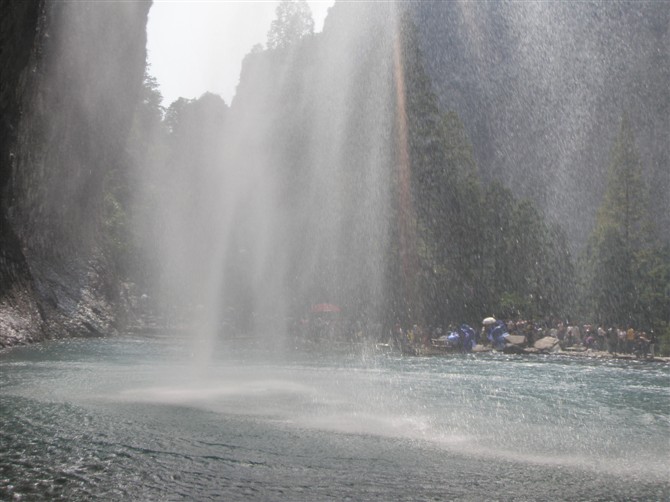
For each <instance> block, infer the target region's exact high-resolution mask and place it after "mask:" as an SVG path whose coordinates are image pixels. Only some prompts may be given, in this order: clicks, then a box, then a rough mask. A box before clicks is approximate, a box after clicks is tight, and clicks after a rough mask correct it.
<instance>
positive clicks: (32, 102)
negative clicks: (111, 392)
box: [0, 0, 151, 347]
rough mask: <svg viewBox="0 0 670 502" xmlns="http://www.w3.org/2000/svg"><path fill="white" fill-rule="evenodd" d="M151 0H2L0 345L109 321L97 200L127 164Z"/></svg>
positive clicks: (111, 289) (110, 300) (109, 274)
mask: <svg viewBox="0 0 670 502" xmlns="http://www.w3.org/2000/svg"><path fill="white" fill-rule="evenodd" d="M150 5H151V3H150V2H49V1H45V0H24V1H22V2H16V1H12V0H0V11H2V13H3V17H2V21H1V24H0V45H1V46H2V51H1V52H0V66H1V67H2V69H3V70H2V71H3V72H2V74H1V77H0V116H2V122H1V123H0V190H1V192H0V193H1V194H2V199H1V201H0V202H1V203H0V347H3V346H8V345H13V344H17V343H25V342H30V341H35V340H40V339H43V338H47V337H60V336H67V335H92V334H104V333H108V332H110V331H113V330H114V329H115V319H116V313H117V312H116V309H117V305H118V303H119V291H118V286H117V284H118V283H119V281H118V280H116V279H117V278H116V277H115V276H114V270H113V267H111V266H110V265H109V262H108V259H107V258H106V256H105V251H104V245H103V244H102V235H101V232H100V229H101V225H102V204H103V201H104V197H105V179H106V174H107V173H108V172H109V171H110V170H112V169H115V168H117V167H118V166H120V165H122V164H123V163H124V162H127V160H126V154H125V143H126V139H127V138H126V136H127V133H128V130H129V125H130V122H131V120H132V116H133V112H134V110H135V107H136V104H137V100H138V99H139V91H140V86H141V84H142V77H143V74H144V67H145V59H146V22H147V16H148V12H149V7H150Z"/></svg>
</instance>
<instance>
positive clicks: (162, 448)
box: [0, 335, 670, 501]
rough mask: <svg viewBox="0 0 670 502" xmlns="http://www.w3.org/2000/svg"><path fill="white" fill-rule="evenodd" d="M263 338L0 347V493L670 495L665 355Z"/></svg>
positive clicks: (23, 496)
mask: <svg viewBox="0 0 670 502" xmlns="http://www.w3.org/2000/svg"><path fill="white" fill-rule="evenodd" d="M259 346H260V348H259ZM259 346H256V345H254V344H241V343H230V342H229V343H226V344H225V347H224V346H214V347H212V348H211V351H210V354H209V356H210V357H209V358H208V360H207V361H208V362H206V361H204V360H201V358H200V357H196V355H195V353H194V351H193V350H192V349H191V347H190V344H189V343H188V342H187V341H185V340H182V339H180V338H179V337H174V336H168V335H154V336H140V335H127V336H121V337H116V338H106V339H71V340H64V341H52V342H47V343H43V344H40V345H35V346H30V347H20V348H15V349H13V350H11V351H8V352H5V353H0V418H1V424H2V425H1V427H0V443H1V448H0V499H2V500H57V499H62V500H91V499H94V498H95V499H98V500H226V501H230V500H268V501H269V500H309V501H316V500H668V499H670V467H669V466H670V453H669V452H670V366H668V365H666V364H657V363H645V362H642V361H614V360H608V361H599V360H591V359H583V358H579V359H575V358H568V357H560V356H533V357H530V356H509V355H503V354H482V355H476V356H475V355H453V356H447V357H432V358H421V357H401V356H399V355H393V354H379V353H375V352H374V351H372V350H368V351H355V352H354V353H349V354H322V353H318V352H312V353H307V352H304V351H302V352H293V351H287V350H282V349H281V347H279V346H278V347H272V346H271V344H269V343H268V342H266V343H264V344H259Z"/></svg>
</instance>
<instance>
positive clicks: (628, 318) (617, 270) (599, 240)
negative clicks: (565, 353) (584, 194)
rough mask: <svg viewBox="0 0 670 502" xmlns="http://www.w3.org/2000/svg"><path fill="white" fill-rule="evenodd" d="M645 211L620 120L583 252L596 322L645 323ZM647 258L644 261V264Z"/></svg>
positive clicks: (648, 235)
mask: <svg viewBox="0 0 670 502" xmlns="http://www.w3.org/2000/svg"><path fill="white" fill-rule="evenodd" d="M646 208H647V191H646V187H645V185H644V181H643V179H642V167H641V164H640V159H639V155H638V152H637V149H636V147H635V138H634V134H633V130H632V127H631V124H630V121H629V120H628V118H627V117H626V116H624V117H623V119H622V120H621V127H620V129H619V134H618V136H617V139H616V142H615V144H614V147H613V148H612V160H611V163H610V168H609V173H608V178H607V189H606V191H605V195H604V197H603V202H602V205H601V206H600V209H599V210H598V215H597V223H596V228H595V229H594V231H593V234H592V236H591V239H590V243H589V248H588V250H587V262H588V263H587V267H588V274H587V277H588V281H589V282H588V285H587V287H586V288H585V289H586V291H587V294H588V295H589V298H590V300H591V305H592V308H593V311H594V314H595V316H596V318H597V320H598V321H600V322H607V323H616V324H619V325H631V324H639V323H642V322H644V317H645V316H644V315H642V311H643V305H642V296H641V290H642V289H646V283H647V282H648V280H650V277H649V275H648V274H647V273H644V272H643V270H644V269H645V267H642V262H641V259H642V256H643V255H645V254H648V253H649V252H650V251H651V249H652V248H653V247H654V243H653V234H652V232H651V223H650V219H649V217H648V214H647V211H646ZM652 254H653V252H652ZM650 260H651V258H650V257H647V258H646V262H650ZM652 261H653V260H652Z"/></svg>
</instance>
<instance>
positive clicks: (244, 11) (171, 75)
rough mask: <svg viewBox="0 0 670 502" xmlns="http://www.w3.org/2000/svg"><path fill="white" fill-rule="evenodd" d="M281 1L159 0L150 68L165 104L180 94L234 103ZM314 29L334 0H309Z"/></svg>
mask: <svg viewBox="0 0 670 502" xmlns="http://www.w3.org/2000/svg"><path fill="white" fill-rule="evenodd" d="M278 3H279V2H278V1H270V0H246V1H245V0H238V1H234V0H154V3H153V6H152V7H151V10H150V11H149V23H148V25H147V51H148V62H149V65H150V67H149V73H150V74H151V75H153V76H154V77H156V79H157V80H158V83H159V84H160V90H161V93H162V94H163V105H164V106H169V105H170V103H172V102H173V101H175V100H176V99H177V98H179V97H184V98H189V99H191V98H198V97H200V96H201V95H202V94H203V93H205V92H208V91H209V92H213V93H215V94H219V95H221V97H223V99H224V100H225V102H226V103H227V104H230V103H231V101H232V99H233V96H234V94H235V88H236V87H237V83H238V81H239V76H240V68H241V65H242V59H243V58H244V56H245V55H247V54H248V53H249V52H250V50H251V48H252V47H253V46H254V45H256V44H259V43H260V44H263V45H265V42H266V39H267V32H268V30H269V29H270V24H271V23H272V21H273V20H274V19H275V9H276V7H277V4H278ZM308 3H309V6H310V8H311V9H312V15H313V17H314V30H315V31H317V32H319V31H321V30H322V29H323V21H324V19H325V18H326V14H327V13H328V9H329V8H330V7H331V6H332V5H333V3H334V0H308Z"/></svg>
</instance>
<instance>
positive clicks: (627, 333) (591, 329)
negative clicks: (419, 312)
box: [387, 317, 656, 358]
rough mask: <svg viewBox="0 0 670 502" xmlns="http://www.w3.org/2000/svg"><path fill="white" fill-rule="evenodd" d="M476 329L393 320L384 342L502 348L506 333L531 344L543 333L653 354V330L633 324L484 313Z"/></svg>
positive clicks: (563, 342) (564, 341)
mask: <svg viewBox="0 0 670 502" xmlns="http://www.w3.org/2000/svg"><path fill="white" fill-rule="evenodd" d="M481 324H482V326H481V330H479V331H477V330H475V329H474V328H473V327H471V326H470V325H468V324H461V325H460V326H453V325H451V326H449V327H448V328H447V330H446V332H445V331H443V330H442V328H440V327H431V328H424V327H422V326H420V325H418V324H414V325H413V326H412V327H411V328H408V329H403V328H402V326H401V325H400V323H396V324H395V325H394V327H393V328H392V329H391V330H390V332H389V334H388V340H387V341H388V343H389V344H391V345H393V346H394V347H396V348H398V349H399V350H401V351H402V352H405V353H412V352H416V351H417V350H420V349H422V348H431V347H433V348H436V347H440V348H447V349H455V350H462V351H463V352H470V351H472V350H473V349H474V348H475V347H476V346H477V345H482V346H485V347H487V346H488V347H492V348H494V349H497V350H504V349H505V347H507V346H508V344H509V342H510V340H511V339H510V336H515V337H523V345H525V346H526V347H533V346H534V344H535V342H536V341H537V340H539V339H541V338H544V337H547V336H549V337H554V338H556V339H557V341H558V344H559V345H560V347H561V348H563V349H570V348H573V349H578V348H583V349H584V350H588V349H590V350H594V351H607V352H609V353H611V354H613V355H617V354H632V355H636V356H639V357H652V358H653V357H654V355H655V348H656V336H655V335H654V333H653V332H650V333H647V332H645V331H641V330H636V329H634V328H633V327H628V328H627V329H621V328H618V327H614V326H613V327H609V328H605V327H604V326H594V325H592V324H583V325H579V324H569V323H565V322H560V321H557V322H531V321H526V320H518V321H512V320H510V321H503V320H497V319H495V318H493V317H487V318H485V319H484V320H483V321H482V323H481ZM517 339H518V338H517Z"/></svg>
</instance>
